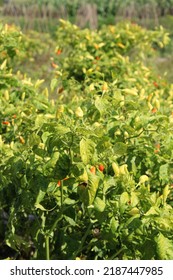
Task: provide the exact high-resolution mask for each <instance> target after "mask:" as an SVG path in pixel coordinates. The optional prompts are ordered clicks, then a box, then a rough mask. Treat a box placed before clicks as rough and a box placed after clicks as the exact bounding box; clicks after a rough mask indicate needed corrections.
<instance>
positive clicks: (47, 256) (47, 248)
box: [45, 235, 50, 260]
mask: <svg viewBox="0 0 173 280" xmlns="http://www.w3.org/2000/svg"><path fill="white" fill-rule="evenodd" d="M45 248H46V260H50V250H49V236H48V235H46V237H45Z"/></svg>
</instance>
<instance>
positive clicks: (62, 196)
mask: <svg viewBox="0 0 173 280" xmlns="http://www.w3.org/2000/svg"><path fill="white" fill-rule="evenodd" d="M60 188H61V209H62V207H63V200H64V194H63V180H61V187H60Z"/></svg>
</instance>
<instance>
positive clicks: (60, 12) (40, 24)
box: [0, 0, 173, 82]
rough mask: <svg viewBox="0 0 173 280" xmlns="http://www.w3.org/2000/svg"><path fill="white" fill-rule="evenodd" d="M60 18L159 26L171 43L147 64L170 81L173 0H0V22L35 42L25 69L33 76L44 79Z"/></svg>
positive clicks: (94, 23) (87, 23)
mask: <svg viewBox="0 0 173 280" xmlns="http://www.w3.org/2000/svg"><path fill="white" fill-rule="evenodd" d="M61 18H62V19H65V20H68V21H70V22H72V23H73V24H77V25H78V26H80V27H81V28H85V27H88V28H91V29H99V28H100V27H101V26H103V25H114V24H116V23H117V22H120V21H122V20H124V19H125V20H129V21H131V22H133V23H134V24H139V25H141V26H143V27H145V28H147V29H155V28H157V27H158V26H160V25H162V26H163V27H164V28H165V29H166V30H167V31H168V32H169V36H170V39H171V40H170V44H169V45H168V46H167V47H166V48H163V49H162V50H161V52H160V53H159V55H156V57H154V58H151V59H149V60H148V61H147V63H148V65H149V66H151V67H153V68H154V69H155V71H156V72H157V73H158V75H162V76H163V75H165V77H166V79H168V81H169V82H172V81H173V71H172V70H173V69H172V65H173V55H172V53H173V43H172V38H173V0H138V1H136V0H124V1H122V0H109V1H107V0H37V1H35V0H0V21H1V22H4V23H8V24H15V25H17V26H19V27H20V28H21V30H22V32H24V33H26V34H28V33H29V34H30V38H31V41H33V42H35V43H36V45H37V48H36V50H38V52H35V53H34V57H30V62H29V64H28V62H27V69H26V72H28V74H29V75H30V76H31V77H32V76H33V78H38V75H40V74H41V77H40V76H39V77H40V78H43V79H46V75H48V74H47V72H49V73H50V72H51V69H49V68H48V66H46V65H48V64H49V65H50V57H51V53H52V54H53V52H54V48H55V43H54V42H53V40H51V39H54V41H55V40H56V30H57V25H58V24H59V19H61ZM31 30H32V31H31ZM34 31H36V32H39V34H36V33H34ZM48 34H49V35H48ZM39 40H41V42H42V44H41V45H42V46H43V47H42V50H43V49H44V51H41V45H40V48H39V47H38V46H39ZM46 42H47V44H46ZM30 43H31V42H30ZM35 43H34V44H35ZM33 49H34V48H33ZM19 64H20V67H19ZM22 67H24V68H26V63H25V61H23V62H22V63H17V64H16V68H19V69H20V68H22ZM47 69H48V71H47ZM37 74H38V75H37Z"/></svg>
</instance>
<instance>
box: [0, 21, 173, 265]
mask: <svg viewBox="0 0 173 280" xmlns="http://www.w3.org/2000/svg"><path fill="white" fill-rule="evenodd" d="M34 34H35V33H34ZM36 37H37V36H36V34H35V35H32V36H31V35H30V36H29V35H28V36H27V35H24V34H23V33H22V32H21V31H20V30H19V29H18V28H16V27H15V26H12V25H7V24H6V25H4V24H1V25H0V216H1V219H0V258H1V259H28V260H36V259H39V260H40V259H41V260H44V259H47V260H48V259H51V260H75V259H86V260H102V259H103V260H147V259H149V260H172V259H173V238H172V237H173V85H172V84H170V83H168V82H167V81H166V80H165V79H164V77H158V75H156V74H155V72H154V71H153V69H152V67H151V68H149V67H148V66H147V65H146V61H147V59H148V58H150V57H153V56H155V55H156V53H157V51H158V50H159V49H160V48H164V47H165V46H166V45H167V44H168V43H169V36H168V34H167V32H166V31H165V30H164V29H163V28H162V27H160V28H158V29H156V30H154V31H151V30H146V29H144V28H142V27H140V26H139V25H137V24H134V23H130V22H123V23H117V24H116V25H114V26H102V27H101V28H100V29H99V30H98V31H94V30H90V29H87V28H85V29H80V28H79V27H77V26H75V25H73V24H71V23H70V22H67V21H64V20H60V23H59V24H58V26H57V31H56V36H55V38H54V45H55V48H54V51H53V53H52V54H51V57H50V63H49V65H45V68H44V73H45V75H47V78H49V77H51V78H50V80H48V81H47V82H46V85H45V81H44V80H43V79H42V78H40V79H33V76H34V75H36V76H39V71H40V72H41V69H39V67H38V66H37V65H35V57H36V55H37V53H42V54H43V55H44V52H45V50H46V48H47V45H48V40H49V39H48V38H47V37H46V38H47V39H45V41H44V40H42V41H40V42H39V41H38V40H36V39H34V38H36ZM20 62H22V63H25V67H26V72H27V65H29V63H30V64H31V63H32V64H33V73H32V79H31V77H30V76H29V75H27V74H26V73H25V71H18V70H19V69H17V68H18V66H19V64H20ZM36 67H37V73H36V74H35V71H36V70H35V69H36Z"/></svg>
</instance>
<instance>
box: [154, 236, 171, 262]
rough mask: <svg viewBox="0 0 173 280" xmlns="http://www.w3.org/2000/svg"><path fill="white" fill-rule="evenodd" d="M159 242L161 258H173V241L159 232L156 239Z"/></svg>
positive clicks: (158, 247) (159, 255)
mask: <svg viewBox="0 0 173 280" xmlns="http://www.w3.org/2000/svg"><path fill="white" fill-rule="evenodd" d="M155 240H156V243H157V253H158V257H159V259H160V260H173V242H172V240H170V239H168V238H167V237H165V236H164V235H163V234H162V233H159V235H158V237H157V238H156V239H155Z"/></svg>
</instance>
